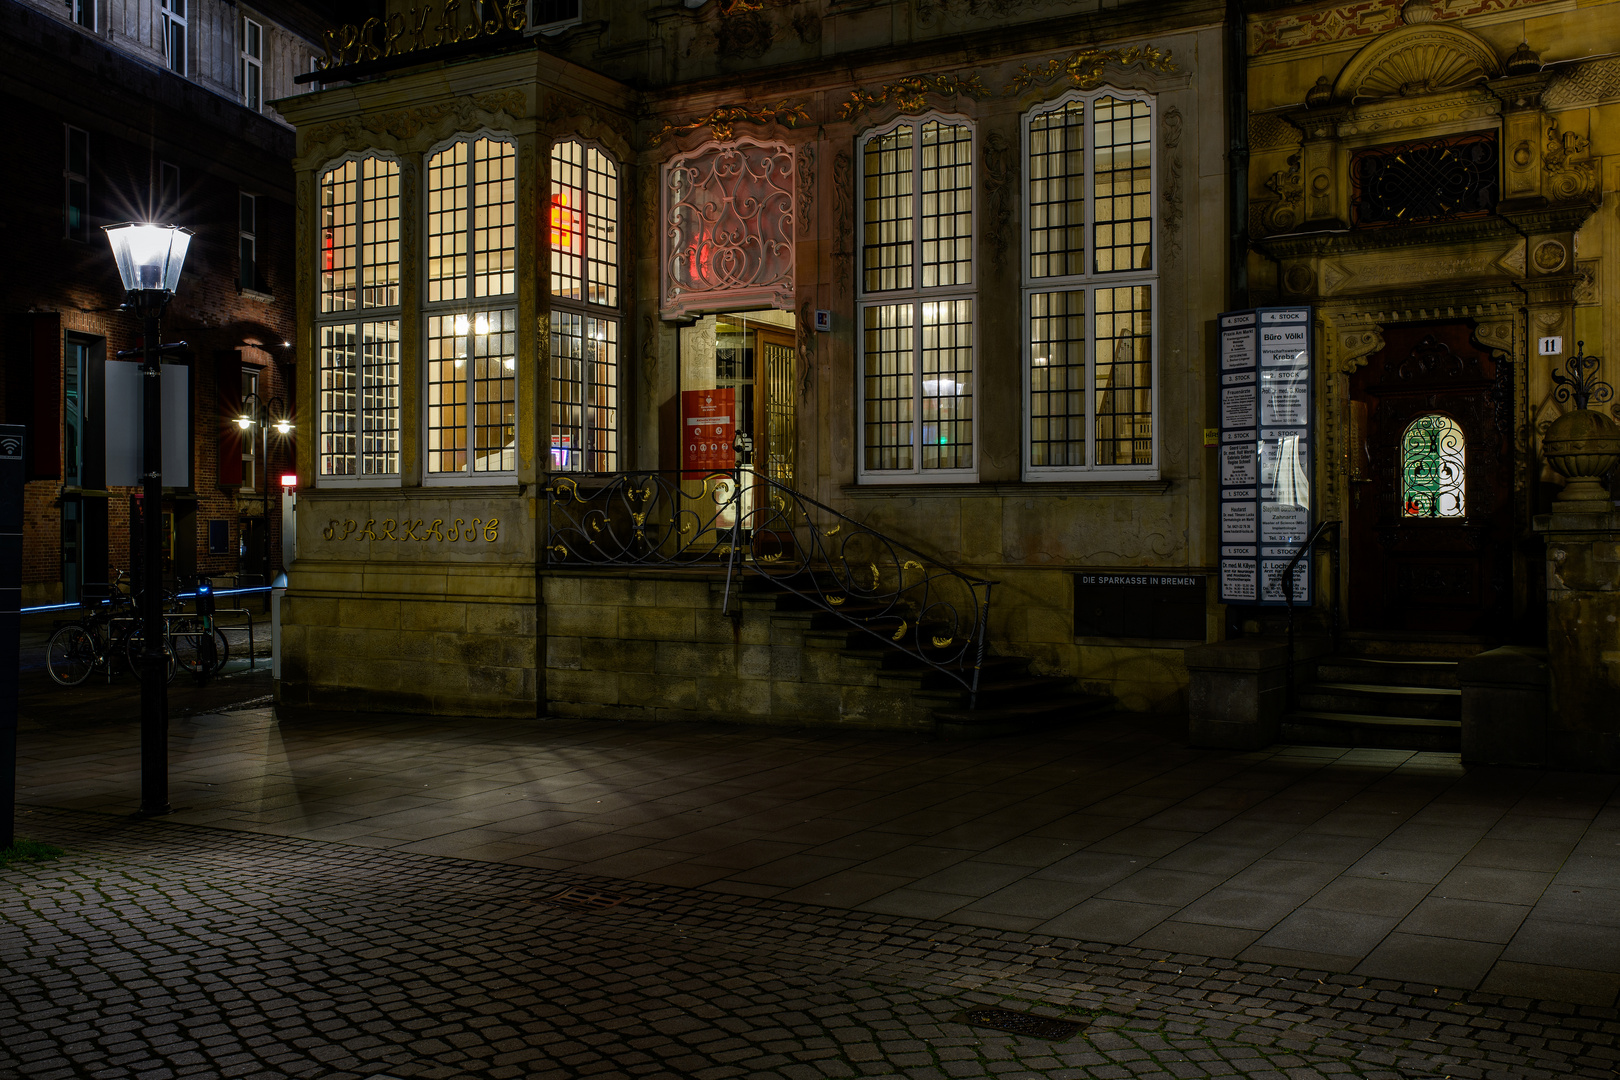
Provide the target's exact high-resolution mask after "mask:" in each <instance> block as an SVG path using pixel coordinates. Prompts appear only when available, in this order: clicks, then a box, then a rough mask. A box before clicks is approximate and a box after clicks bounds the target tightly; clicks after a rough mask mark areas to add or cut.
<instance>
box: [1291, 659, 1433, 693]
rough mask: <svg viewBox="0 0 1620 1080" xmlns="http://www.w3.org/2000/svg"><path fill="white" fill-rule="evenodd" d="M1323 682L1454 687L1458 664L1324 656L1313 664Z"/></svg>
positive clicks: (1318, 677) (1425, 660)
mask: <svg viewBox="0 0 1620 1080" xmlns="http://www.w3.org/2000/svg"><path fill="white" fill-rule="evenodd" d="M1316 677H1317V679H1318V680H1320V681H1322V682H1342V683H1374V684H1377V685H1379V686H1433V687H1443V688H1448V689H1456V687H1457V661H1455V660H1427V659H1424V660H1410V659H1397V658H1395V657H1373V656H1325V657H1323V658H1322V659H1320V660H1318V661H1317V662H1316Z"/></svg>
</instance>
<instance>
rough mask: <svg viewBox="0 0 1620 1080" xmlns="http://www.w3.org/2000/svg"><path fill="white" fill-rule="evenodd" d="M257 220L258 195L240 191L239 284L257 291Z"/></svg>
mask: <svg viewBox="0 0 1620 1080" xmlns="http://www.w3.org/2000/svg"><path fill="white" fill-rule="evenodd" d="M258 220H259V197H258V196H257V195H249V194H248V193H247V192H245V191H244V192H243V193H242V199H241V221H240V223H239V228H240V232H241V258H242V276H241V278H240V279H239V282H238V283H239V284H240V285H241V286H242V288H244V289H252V290H254V291H257V290H258V288H259V256H258V240H257V236H258Z"/></svg>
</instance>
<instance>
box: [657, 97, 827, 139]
mask: <svg viewBox="0 0 1620 1080" xmlns="http://www.w3.org/2000/svg"><path fill="white" fill-rule="evenodd" d="M809 122H810V110H809V109H807V108H805V107H804V106H803V105H795V104H792V103H790V102H788V101H779V102H777V103H776V104H775V105H758V106H756V105H747V104H743V105H722V106H720V107H719V108H718V109H715V110H714V111H712V112H710V113H709V114H708V115H707V116H700V117H698V118H697V119H696V120H690V121H688V122H686V123H684V124H677V123H675V122H674V121H672V120H666V121H664V126H663V127H661V128H659V129H658V130H657V131H655V132H653V134H652V136H651V137H650V138H648V140H647V142H648V144H649V145H652V146H657V145H658V144H659V143H661V142H663V141H664V140H665V139H666V138H668V137H669V136H671V135H686V134H689V133H691V132H694V131H696V130H698V129H699V128H703V127H706V128H708V129H709V135H710V137H712V138H713V139H715V140H716V141H719V142H727V141H729V140H730V139H731V137H732V135H733V134H734V133H735V130H736V126H737V125H738V124H780V125H782V126H783V127H785V128H796V127H798V126H799V125H800V124H808V123H809Z"/></svg>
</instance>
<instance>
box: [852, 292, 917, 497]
mask: <svg viewBox="0 0 1620 1080" xmlns="http://www.w3.org/2000/svg"><path fill="white" fill-rule="evenodd" d="M914 312H915V306H914V305H912V304H880V305H873V306H872V307H869V308H867V309H866V311H865V315H864V322H865V326H864V328H863V332H864V334H865V338H866V340H865V343H864V344H865V349H864V351H863V353H862V355H863V358H864V360H865V375H866V387H865V394H866V431H865V438H864V445H865V449H866V467H867V468H868V469H910V468H911V467H912V461H913V456H912V454H913V447H912V423H913V417H914V416H915V406H916V398H915V371H916V367H915V363H916V328H915V326H914V325H913V315H914Z"/></svg>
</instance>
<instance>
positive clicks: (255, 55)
mask: <svg viewBox="0 0 1620 1080" xmlns="http://www.w3.org/2000/svg"><path fill="white" fill-rule="evenodd" d="M250 28H251V33H250V32H249V31H250ZM249 41H256V42H257V43H258V51H257V52H255V51H253V50H251V49H249V48H248V43H249ZM241 52H242V62H241V65H240V70H241V82H242V85H241V90H242V106H243V108H247V109H252V110H253V111H254V112H263V111H264V26H263V24H261V23H260V22H259V21H258V20H256V19H250V18H248V17H247V16H246V15H243V16H242V50H241ZM250 88H251V93H250V92H249V89H250Z"/></svg>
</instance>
